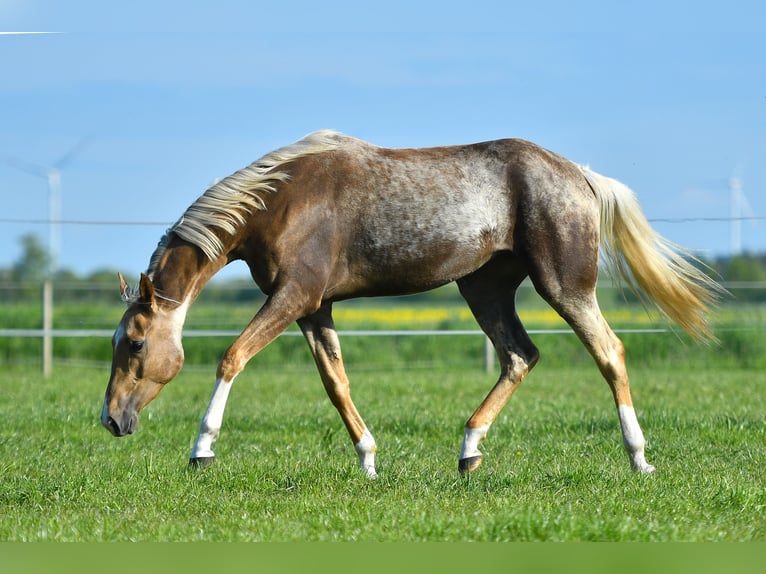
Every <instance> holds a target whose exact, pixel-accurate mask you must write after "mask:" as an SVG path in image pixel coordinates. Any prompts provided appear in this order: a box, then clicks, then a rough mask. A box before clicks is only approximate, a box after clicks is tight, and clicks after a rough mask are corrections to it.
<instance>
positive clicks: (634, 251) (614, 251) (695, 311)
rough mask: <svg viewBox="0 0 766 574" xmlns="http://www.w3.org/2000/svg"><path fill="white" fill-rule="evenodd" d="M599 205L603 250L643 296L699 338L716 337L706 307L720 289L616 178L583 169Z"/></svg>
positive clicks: (713, 338) (624, 277)
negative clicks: (651, 220) (654, 223)
mask: <svg viewBox="0 0 766 574" xmlns="http://www.w3.org/2000/svg"><path fill="white" fill-rule="evenodd" d="M581 169H582V172H583V175H584V176H585V179H586V180H587V181H588V184H589V185H590V187H591V189H593V192H594V194H595V195H596V197H597V198H598V200H599V203H600V207H601V249H602V252H603V254H604V257H605V259H606V262H607V264H608V265H609V267H610V268H611V269H613V270H617V271H618V272H619V274H620V275H621V276H622V278H623V279H624V280H625V282H626V283H627V284H628V285H629V286H630V288H631V289H632V290H633V291H634V292H635V293H636V294H637V295H638V296H639V298H641V299H642V300H643V301H648V302H651V303H652V304H653V305H654V306H655V307H657V309H659V311H660V312H661V313H662V314H664V315H665V316H667V317H668V318H670V319H671V320H672V321H674V322H675V323H676V324H677V325H678V326H679V327H681V328H682V329H683V330H684V331H686V332H687V333H689V334H690V335H691V336H692V337H694V338H695V339H697V340H699V341H705V340H708V341H714V340H715V337H714V336H713V334H712V332H711V330H710V325H709V323H708V320H707V312H708V308H709V307H710V306H711V305H714V304H715V303H716V302H717V301H718V299H719V298H720V296H721V295H722V294H723V293H725V291H724V289H723V288H722V287H721V286H720V285H719V284H718V283H716V282H715V281H714V280H713V279H711V278H710V277H709V276H708V275H706V274H705V273H704V272H702V271H700V269H698V268H697V267H695V266H694V265H693V264H692V263H691V261H695V258H694V257H692V256H691V255H690V254H689V253H688V252H687V251H686V250H684V249H683V248H682V247H679V246H678V245H675V244H674V243H672V242H670V241H668V240H667V239H665V238H664V237H662V236H661V235H660V234H659V233H657V232H656V231H654V229H652V227H651V226H650V225H649V222H648V221H647V220H646V217H645V216H644V214H643V211H642V210H641V207H640V205H639V204H638V200H637V199H636V196H635V195H634V193H633V192H632V191H631V190H630V189H629V188H628V187H627V186H625V185H624V184H622V183H620V182H619V181H617V180H614V179H611V178H608V177H604V176H603V175H600V174H598V173H595V172H593V171H591V170H589V169H587V168H581Z"/></svg>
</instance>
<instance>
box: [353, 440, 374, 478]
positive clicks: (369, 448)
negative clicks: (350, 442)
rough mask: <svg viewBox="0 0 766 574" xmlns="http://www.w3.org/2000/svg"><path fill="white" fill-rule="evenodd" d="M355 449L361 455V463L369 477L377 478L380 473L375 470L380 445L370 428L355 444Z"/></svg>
mask: <svg viewBox="0 0 766 574" xmlns="http://www.w3.org/2000/svg"><path fill="white" fill-rule="evenodd" d="M354 450H356V454H357V455H358V456H359V464H360V465H361V466H362V470H363V471H364V472H365V474H366V475H367V478H377V477H378V473H377V472H376V470H375V453H376V452H377V451H378V446H377V445H376V444H375V439H374V438H373V437H372V434H371V433H370V431H369V430H367V429H365V430H364V433H362V437H361V438H360V439H359V441H358V442H356V443H355V444H354Z"/></svg>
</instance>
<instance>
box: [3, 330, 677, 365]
mask: <svg viewBox="0 0 766 574" xmlns="http://www.w3.org/2000/svg"><path fill="white" fill-rule="evenodd" d="M614 331H615V332H616V333H668V332H670V331H671V330H670V329H664V328H646V329H615V330H614ZM527 332H528V333H529V334H530V335H564V334H572V331H571V330H570V329H527ZM113 333H114V331H111V330H108V329H0V337H28V338H38V339H42V340H43V349H44V352H43V374H45V375H46V376H49V375H50V374H51V373H52V372H53V354H52V353H51V352H49V351H48V352H46V349H50V348H52V344H51V343H52V340H53V339H54V338H56V337H72V338H77V337H95V338H111V336H112V334H113ZM239 333H240V331H236V330H233V329H217V330H216V329H190V330H188V331H184V333H183V336H184V337H236V336H237V335H239ZM294 336H302V333H301V332H300V331H285V332H283V333H282V334H281V335H280V337H294ZM338 336H340V337H456V336H471V337H477V336H481V337H484V370H485V371H486V372H490V371H491V370H492V368H493V366H494V364H495V351H494V349H493V347H492V342H491V341H490V340H489V338H488V337H487V336H486V335H485V334H484V332H483V331H480V330H478V329H465V330H459V329H454V330H423V329H399V330H357V331H346V330H339V331H338Z"/></svg>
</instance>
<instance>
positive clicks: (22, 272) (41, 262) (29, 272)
mask: <svg viewBox="0 0 766 574" xmlns="http://www.w3.org/2000/svg"><path fill="white" fill-rule="evenodd" d="M19 241H20V242H21V246H22V254H21V258H20V259H19V260H18V261H17V262H16V263H15V264H14V266H13V279H14V280H15V281H21V282H25V283H26V282H29V283H39V282H41V281H43V280H44V279H45V278H46V277H48V273H49V271H50V263H51V257H50V254H49V253H48V250H47V249H46V248H45V247H44V246H43V244H42V243H41V242H40V239H39V238H38V237H37V236H36V235H35V234H33V233H27V234H26V235H22V236H21V238H20V240H19Z"/></svg>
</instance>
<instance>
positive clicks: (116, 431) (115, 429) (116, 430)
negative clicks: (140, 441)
mask: <svg viewBox="0 0 766 574" xmlns="http://www.w3.org/2000/svg"><path fill="white" fill-rule="evenodd" d="M106 428H107V429H109V432H110V433H112V434H113V435H114V436H120V435H121V434H122V433H121V432H120V426H119V425H118V424H117V421H116V420H114V419H113V418H112V417H109V418H108V419H107V421H106Z"/></svg>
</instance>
